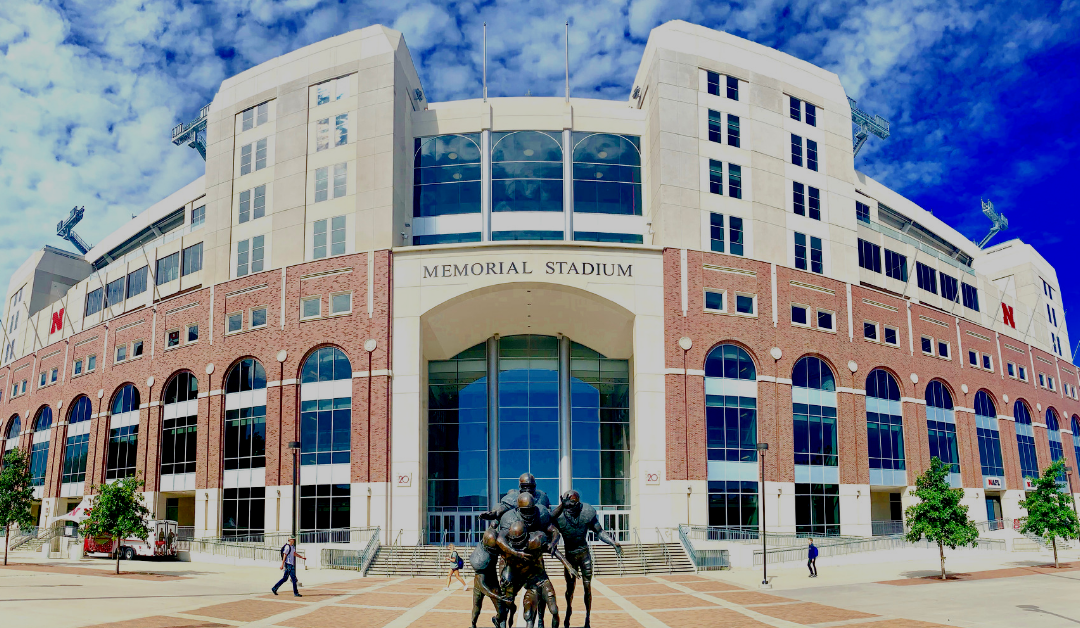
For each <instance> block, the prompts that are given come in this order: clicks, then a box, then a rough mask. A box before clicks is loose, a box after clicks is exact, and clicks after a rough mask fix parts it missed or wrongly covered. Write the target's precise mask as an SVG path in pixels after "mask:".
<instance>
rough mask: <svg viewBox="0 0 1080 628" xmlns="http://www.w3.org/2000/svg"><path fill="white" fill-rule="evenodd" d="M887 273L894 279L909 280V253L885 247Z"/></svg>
mask: <svg viewBox="0 0 1080 628" xmlns="http://www.w3.org/2000/svg"><path fill="white" fill-rule="evenodd" d="M885 275H886V276H887V277H889V278H892V279H899V280H900V281H907V255H901V254H899V253H897V252H896V251H890V250H889V249H885Z"/></svg>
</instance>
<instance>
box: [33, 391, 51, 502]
mask: <svg viewBox="0 0 1080 628" xmlns="http://www.w3.org/2000/svg"><path fill="white" fill-rule="evenodd" d="M51 427H52V409H51V408H50V407H49V406H43V407H42V408H41V409H40V410H38V412H37V416H36V417H34V436H33V438H34V442H33V444H31V445H30V484H31V485H32V486H44V485H45V471H46V469H48V466H49V428H51Z"/></svg>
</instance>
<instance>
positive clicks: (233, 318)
mask: <svg viewBox="0 0 1080 628" xmlns="http://www.w3.org/2000/svg"><path fill="white" fill-rule="evenodd" d="M243 329H244V313H243V312H236V313H234V314H229V315H228V316H226V317H225V333H227V334H235V333H236V332H238V331H241V330H243Z"/></svg>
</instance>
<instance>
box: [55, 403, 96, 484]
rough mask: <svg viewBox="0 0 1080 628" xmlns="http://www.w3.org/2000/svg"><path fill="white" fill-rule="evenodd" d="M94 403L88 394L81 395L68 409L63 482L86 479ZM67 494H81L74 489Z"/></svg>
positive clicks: (69, 482) (75, 481) (71, 482)
mask: <svg viewBox="0 0 1080 628" xmlns="http://www.w3.org/2000/svg"><path fill="white" fill-rule="evenodd" d="M93 413H94V405H93V403H91V401H90V398H89V397H87V396H86V395H80V396H79V397H78V398H77V399H75V403H73V404H71V409H70V410H69V411H68V423H69V425H68V429H67V442H66V443H65V444H64V473H63V476H62V479H61V482H62V483H63V484H73V483H77V482H85V481H86V457H87V454H88V452H89V449H90V416H91V415H92V414H93ZM65 494H80V491H79V490H78V489H72V490H71V491H70V492H65Z"/></svg>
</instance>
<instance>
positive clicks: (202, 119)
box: [172, 105, 210, 161]
mask: <svg viewBox="0 0 1080 628" xmlns="http://www.w3.org/2000/svg"><path fill="white" fill-rule="evenodd" d="M208 113H210V105H205V106H203V108H202V109H200V110H199V117H198V118H195V119H194V120H192V121H191V122H188V123H187V124H178V125H176V126H174V127H173V130H172V143H173V144H175V145H177V146H182V145H183V144H187V145H188V146H190V147H192V148H194V149H195V150H197V151H199V155H200V156H202V158H203V161H206V116H207V114H208Z"/></svg>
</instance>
